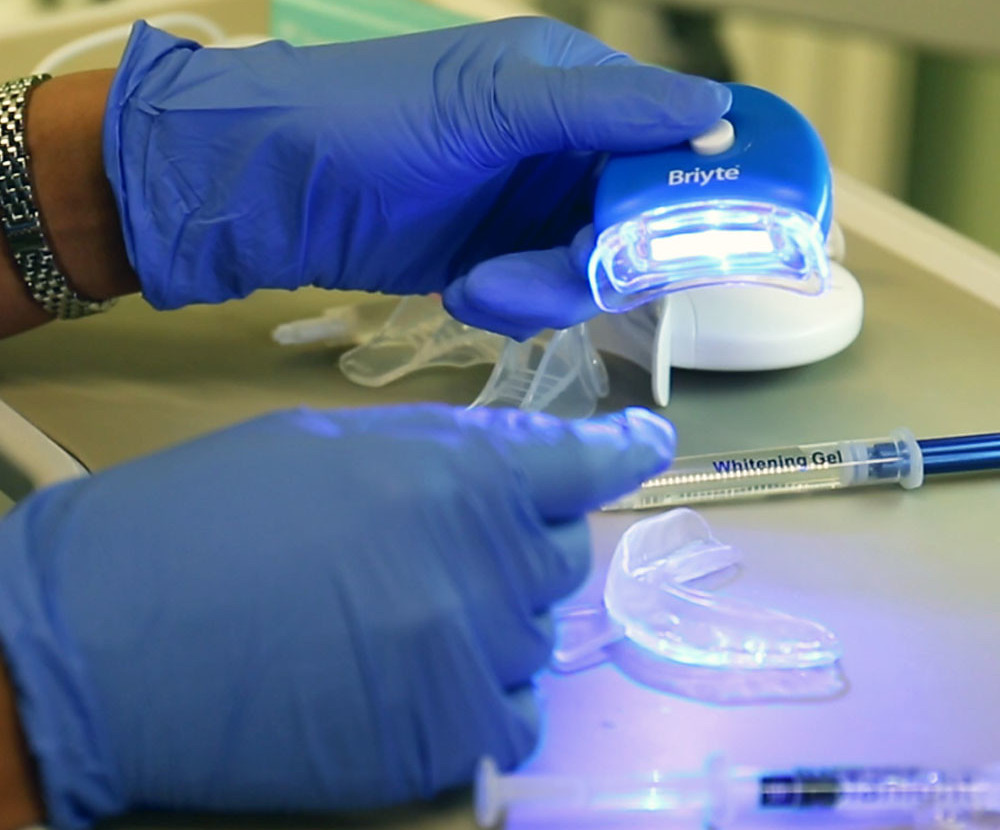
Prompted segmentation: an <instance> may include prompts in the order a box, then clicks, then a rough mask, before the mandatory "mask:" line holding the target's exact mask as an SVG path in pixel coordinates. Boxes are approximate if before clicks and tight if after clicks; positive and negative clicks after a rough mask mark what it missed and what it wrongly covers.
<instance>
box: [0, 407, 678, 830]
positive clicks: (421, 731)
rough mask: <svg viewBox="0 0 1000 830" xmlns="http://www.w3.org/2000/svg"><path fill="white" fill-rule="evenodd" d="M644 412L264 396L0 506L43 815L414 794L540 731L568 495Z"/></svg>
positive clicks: (360, 801)
mask: <svg viewBox="0 0 1000 830" xmlns="http://www.w3.org/2000/svg"><path fill="white" fill-rule="evenodd" d="M673 446H674V440H673V432H672V430H671V428H670V426H669V424H667V423H666V422H665V421H663V420H661V419H659V418H657V417H656V416H654V415H652V414H650V413H648V412H646V411H645V410H627V411H626V413H624V414H622V415H614V416H607V417H603V418H598V419H593V420H589V421H560V420H558V419H555V418H553V417H551V416H547V415H541V414H529V413H524V412H520V411H505V410H489V409H481V410H458V409H451V408H448V407H444V406H437V405H424V406H414V407H398V408H385V409H371V410H354V411H343V412H317V411H311V410H297V411H289V412H280V413H276V414H273V415H269V416H265V417H262V418H259V419H256V420H253V421H250V422H248V423H246V424H243V425H240V426H236V427H233V428H230V429H227V430H224V431H222V432H218V433H215V434H213V435H209V436H207V437H205V438H201V439H199V440H196V441H193V442H191V443H189V444H185V445H182V446H179V447H177V448H174V449H170V450H167V451H164V452H161V453H160V454H158V455H153V456H150V457H147V458H144V459H140V460H138V461H134V462H131V463H128V464H125V465H122V466H120V467H117V468H112V469H110V470H107V471H104V472H101V473H98V474H96V475H94V476H93V477H92V478H89V479H82V480H78V481H73V482H69V483H65V484H62V485H57V486H55V487H52V488H50V489H48V490H44V491H41V492H40V493H37V494H35V495H34V496H32V497H30V498H29V499H28V500H26V501H25V502H23V503H22V504H20V505H19V506H18V507H17V508H16V509H15V510H14V511H13V512H12V513H11V514H9V515H8V516H7V517H5V518H4V520H3V521H2V522H0V551H2V553H3V555H2V556H0V638H2V643H3V650H4V654H5V656H6V659H7V661H8V665H9V668H10V670H11V673H12V675H13V677H14V681H15V686H16V688H17V690H18V693H19V710H20V713H21V717H22V721H23V724H24V727H25V730H26V733H27V736H28V741H29V744H30V746H31V748H32V750H33V753H34V754H35V756H36V758H37V761H38V764H39V768H40V770H41V775H42V783H43V788H44V794H45V800H46V804H47V806H48V809H49V812H50V816H49V818H50V819H51V821H52V822H53V823H54V825H55V826H56V827H58V828H75V827H82V826H86V825H88V824H90V823H91V822H93V821H94V820H96V819H98V818H101V817H104V816H109V815H113V814H116V813H120V812H121V811H124V810H127V809H129V808H158V809H198V810H219V811H240V810H252V811H286V810H296V811H307V810H308V811H313V810H316V811H320V810H322V811H326V810H333V809H340V808H361V807H369V806H375V805H383V804H392V803H397V802H403V801H406V800H410V799H414V798H421V797H427V796H431V795H433V794H435V793H437V792H438V791H440V790H442V789H445V788H448V787H452V786H455V785H459V784H462V783H464V782H468V781H469V780H471V777H472V775H473V770H474V765H475V762H476V759H477V758H478V757H479V756H480V755H482V754H484V753H489V754H491V755H493V756H494V757H496V758H498V759H499V760H500V762H501V763H502V764H503V765H504V766H505V767H509V766H513V765H515V764H517V763H518V762H519V761H521V760H522V759H524V758H525V756H526V755H527V754H528V753H529V752H530V751H531V749H532V747H533V745H534V743H535V739H536V735H537V731H538V728H539V723H538V712H537V711H536V708H535V702H534V700H533V697H532V692H531V677H532V674H533V673H534V672H536V671H537V670H538V669H539V668H540V667H541V666H542V665H543V664H544V663H545V662H546V660H547V658H548V655H549V651H550V648H551V637H552V631H551V627H550V622H549V620H548V617H547V609H548V608H549V606H550V605H551V604H552V603H553V602H554V601H555V600H557V599H559V598H560V597H562V596H564V595H565V594H567V593H568V592H570V591H572V590H573V589H574V588H575V587H576V586H577V585H578V584H579V583H580V582H581V580H582V579H583V578H584V576H585V573H586V571H587V568H588V563H589V540H588V531H587V525H586V521H585V519H584V513H585V511H587V510H588V509H591V508H594V507H595V506H597V505H598V504H600V503H602V502H604V501H607V500H609V499H612V498H615V497H617V496H619V495H621V494H622V493H624V492H625V491H627V490H629V489H631V488H634V487H635V486H637V485H638V484H639V482H640V481H641V480H642V479H643V478H645V477H647V476H650V475H652V474H654V473H655V472H657V471H659V470H660V469H662V468H663V467H664V466H666V464H667V463H668V462H669V460H670V458H671V455H672V452H673Z"/></svg>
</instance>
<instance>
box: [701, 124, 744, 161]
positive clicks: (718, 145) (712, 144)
mask: <svg viewBox="0 0 1000 830" xmlns="http://www.w3.org/2000/svg"><path fill="white" fill-rule="evenodd" d="M734 141H736V131H735V130H734V129H733V125H732V124H730V123H729V122H728V121H726V119H725V118H723V119H721V120H720V121H719V122H718V123H716V124H715V125H714V126H713V127H710V128H709V129H708V130H706V131H705V132H703V133H702V134H701V135H698V136H695V137H694V138H692V139H691V149H692V150H694V151H695V152H696V153H697V154H698V155H700V156H717V155H718V154H719V153H724V152H726V150H728V149H729V148H730V147H732V146H733V142H734Z"/></svg>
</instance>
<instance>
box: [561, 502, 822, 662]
mask: <svg viewBox="0 0 1000 830" xmlns="http://www.w3.org/2000/svg"><path fill="white" fill-rule="evenodd" d="M740 560H741V557H740V554H739V553H738V552H737V551H735V550H734V549H733V548H732V547H730V546H729V545H726V544H723V543H722V542H719V541H718V540H717V539H716V538H715V537H714V536H713V535H712V533H711V530H710V529H709V527H708V524H707V523H706V522H705V520H704V519H703V518H702V517H701V516H700V515H699V514H698V513H696V512H695V511H693V510H690V509H688V508H678V509H676V510H671V511H669V512H667V513H661V514H658V515H657V516H654V517H652V518H650V519H645V520H642V521H640V522H637V523H636V524H634V525H632V526H631V527H630V528H629V529H628V530H627V531H626V532H625V533H624V534H623V536H622V538H621V540H620V541H619V543H618V546H617V548H616V550H615V554H614V557H613V558H612V561H611V565H610V567H609V570H608V576H607V580H606V582H605V586H604V595H603V608H602V609H593V608H590V609H581V608H573V609H566V610H564V611H562V612H561V613H560V614H559V615H557V617H558V622H559V626H560V631H559V637H558V638H557V646H556V649H555V651H554V657H553V666H554V668H556V669H559V670H562V671H575V670H578V669H581V668H586V667H588V666H590V665H594V664H595V663H597V662H601V661H602V660H603V659H605V657H606V653H605V652H604V649H605V647H607V646H608V645H610V644H612V643H614V642H616V641H618V640H622V639H627V640H629V641H631V643H632V644H634V645H636V646H638V647H640V648H641V649H643V650H644V652H645V653H647V654H648V655H649V656H651V657H654V658H659V659H663V660H669V661H673V662H675V663H679V664H684V665H687V666H699V667H703V668H712V669H732V670H755V669H807V668H814V667H819V666H826V665H829V664H831V663H834V662H835V661H836V660H837V659H839V657H840V653H841V649H840V643H839V641H838V639H837V637H836V636H835V635H834V634H832V633H831V632H830V631H829V630H827V629H826V628H824V627H823V626H822V625H819V624H818V623H816V622H813V621H811V620H807V619H803V618H800V617H796V616H793V615H791V614H787V613H785V612H783V611H778V610H775V609H772V608H767V607H765V606H761V605H757V604H755V603H752V602H750V601H748V600H744V599H740V598H738V597H731V596H728V595H726V594H722V593H715V592H711V591H706V590H701V589H699V588H696V587H692V584H691V583H693V582H695V581H697V580H699V579H702V578H703V577H706V576H708V575H710V574H715V573H719V572H721V571H724V570H725V569H727V568H732V567H734V566H735V565H737V564H739V562H740ZM600 612H603V613H600ZM581 619H585V620H586V625H585V626H583V627H581V626H574V623H577V622H579V621H580V620H581Z"/></svg>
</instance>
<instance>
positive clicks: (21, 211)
mask: <svg viewBox="0 0 1000 830" xmlns="http://www.w3.org/2000/svg"><path fill="white" fill-rule="evenodd" d="M48 77H49V76H48V75H32V76H30V77H27V78H20V79H18V80H14V81H8V82H7V83H5V84H3V85H0V223H2V225H3V230H4V234H5V236H6V239H7V247H8V248H9V250H10V253H11V256H12V257H13V259H14V262H15V264H16V265H17V268H18V270H19V272H20V275H21V278H22V279H23V280H24V284H25V286H26V287H27V289H28V292H29V293H30V294H31V296H32V297H33V298H34V299H35V302H37V303H38V304H39V305H41V306H42V308H44V309H45V310H46V311H48V312H49V313H50V314H53V315H55V316H56V317H59V318H61V319H73V318H76V317H85V316H87V315H88V314H95V313H97V312H99V311H105V310H106V309H108V308H109V307H110V306H111V305H113V304H114V300H93V299H90V298H88V297H84V296H82V295H80V294H78V293H77V292H76V291H75V290H74V289H73V287H72V286H71V285H70V284H69V282H67V280H66V277H65V276H64V275H63V274H62V273H61V272H60V271H59V268H58V267H57V266H56V262H55V257H54V256H53V254H52V249H51V248H50V247H49V244H48V241H47V240H46V238H45V232H44V230H43V229H42V222H41V218H40V216H39V213H38V207H37V206H36V205H35V200H34V194H33V192H32V187H31V180H30V177H29V173H28V153H27V148H26V147H25V141H24V107H25V102H26V100H27V97H28V92H29V90H30V89H31V88H32V87H33V86H35V85H36V84H39V83H41V82H42V81H45V80H47V79H48Z"/></svg>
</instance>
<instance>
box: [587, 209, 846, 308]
mask: <svg viewBox="0 0 1000 830" xmlns="http://www.w3.org/2000/svg"><path fill="white" fill-rule="evenodd" d="M588 278H589V280H590V286H591V291H592V293H593V296H594V299H595V300H596V302H597V304H598V306H600V307H601V308H602V309H604V310H605V311H612V312H618V311H627V310H628V309H630V308H635V307H636V306H639V305H642V304H643V303H645V302H648V301H649V300H651V299H653V298H654V297H658V296H661V295H663V294H667V293H670V292H673V291H680V290H682V289H686V288H697V287H701V286H711V285H724V284H758V285H766V286H772V287H776V288H787V289H790V290H792V291H796V292H799V293H802V294H809V295H816V294H820V293H821V292H822V291H823V290H824V289H825V287H826V286H827V284H828V283H829V279H830V263H829V259H828V258H827V254H826V250H825V237H824V233H823V231H822V229H821V227H820V224H819V222H818V221H817V220H816V218H815V217H813V216H811V215H810V214H808V213H805V212H803V211H798V210H794V209H791V208H787V207H781V206H777V205H774V204H768V203H764V202H753V201H745V200H736V199H730V200H718V199H716V200H712V201H704V202H692V203H687V204H683V205H678V206H669V207H658V208H654V209H651V210H646V211H644V212H642V213H639V214H638V215H636V216H634V217H632V218H629V219H626V220H625V221H623V222H619V223H618V224H615V225H612V226H610V227H608V228H606V229H605V230H604V231H602V232H601V234H600V236H599V237H598V239H597V244H596V246H595V248H594V252H593V254H592V255H591V258H590V264H589V269H588Z"/></svg>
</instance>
